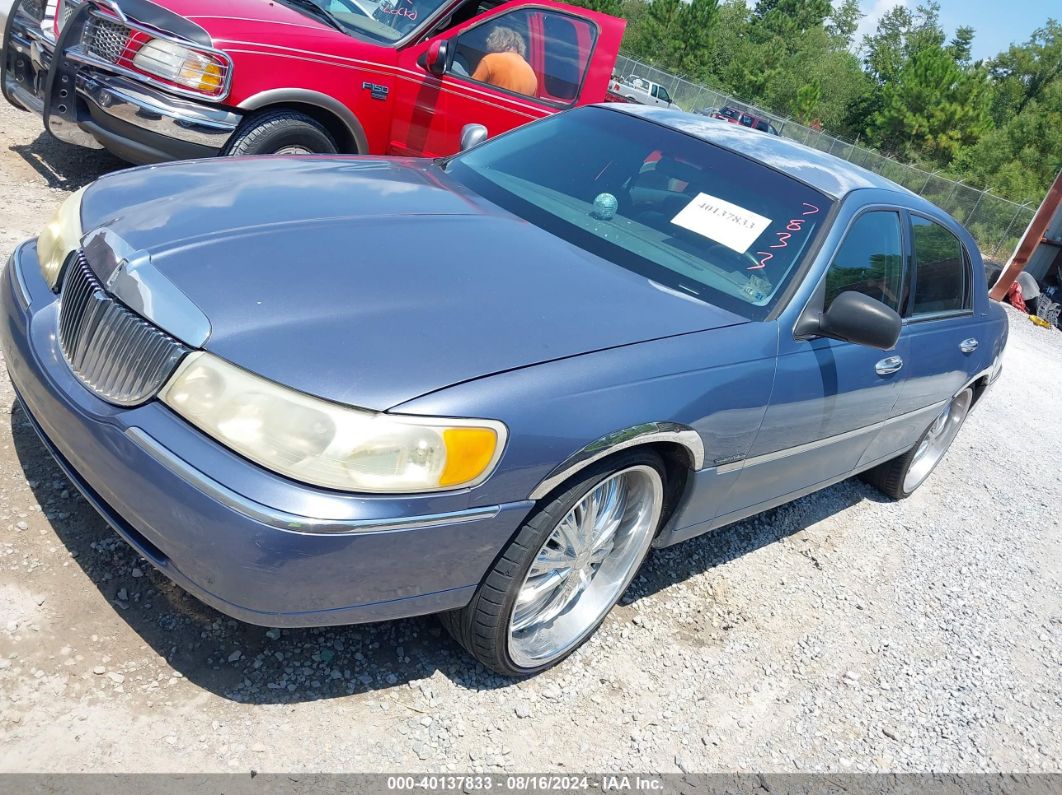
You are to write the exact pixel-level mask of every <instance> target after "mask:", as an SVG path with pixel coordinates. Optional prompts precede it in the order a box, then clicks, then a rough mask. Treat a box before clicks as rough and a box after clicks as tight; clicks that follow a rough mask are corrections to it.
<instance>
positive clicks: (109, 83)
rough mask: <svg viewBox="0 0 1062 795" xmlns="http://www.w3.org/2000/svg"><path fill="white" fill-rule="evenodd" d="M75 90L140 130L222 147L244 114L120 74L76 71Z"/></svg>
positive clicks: (104, 111) (104, 110)
mask: <svg viewBox="0 0 1062 795" xmlns="http://www.w3.org/2000/svg"><path fill="white" fill-rule="evenodd" d="M77 91H78V94H80V95H81V96H82V97H84V98H85V99H86V100H87V101H89V102H91V103H92V104H94V105H95V106H96V107H97V108H99V109H100V111H102V112H103V113H105V114H107V115H108V116H112V117H114V118H115V119H118V120H119V121H123V122H126V123H127V124H131V125H133V126H134V127H139V128H140V129H142V130H147V131H148V132H153V133H156V134H158V135H164V136H166V137H167V138H174V139H177V140H181V141H186V142H187V143H191V144H198V145H200V146H208V147H211V148H214V149H221V148H222V147H223V146H224V145H225V144H226V142H227V141H228V140H229V137H230V136H231V135H232V133H233V131H234V130H235V129H236V127H237V126H239V124H240V122H241V121H242V119H243V117H242V116H241V115H240V114H238V113H232V112H231V111H228V110H225V109H223V108H213V107H209V106H205V105H202V104H200V103H196V102H193V101H191V100H184V99H178V98H176V97H170V96H167V95H165V94H164V93H162V92H161V91H155V90H153V89H151V88H148V87H147V86H145V85H143V84H142V83H138V82H135V81H133V80H129V79H126V78H123V77H117V76H110V75H108V76H103V75H100V74H98V73H96V74H79V75H78V77H77Z"/></svg>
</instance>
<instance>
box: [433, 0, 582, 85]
mask: <svg viewBox="0 0 1062 795" xmlns="http://www.w3.org/2000/svg"><path fill="white" fill-rule="evenodd" d="M595 38H596V29H595V28H594V26H593V25H592V24H591V23H590V22H589V21H587V20H585V19H580V18H578V17H573V16H569V15H568V14H564V13H561V12H555V11H547V10H543V9H519V10H517V11H511V12H509V13H507V14H500V15H499V16H496V17H493V18H492V19H490V20H487V21H486V22H483V23H482V24H479V25H476V26H475V27H472V28H469V29H468V30H465V31H464V32H463V33H461V34H460V35H459V36H458V37H457V39H456V40H455V41H454V55H453V58H452V60H451V62H450V65H449V67H448V69H449V72H450V73H451V74H455V75H458V76H461V77H466V78H471V79H472V80H475V81H478V82H480V83H486V84H488V85H492V86H495V87H497V88H501V89H504V90H505V91H510V92H512V93H515V94H522V95H524V96H528V97H534V98H536V99H541V100H546V101H548V102H552V103H557V104H571V103H572V102H574V101H575V100H576V98H577V97H578V95H579V87H580V85H581V84H582V81H583V75H584V73H585V72H586V67H587V64H588V63H589V61H590V55H591V53H592V51H593V44H594V40H595Z"/></svg>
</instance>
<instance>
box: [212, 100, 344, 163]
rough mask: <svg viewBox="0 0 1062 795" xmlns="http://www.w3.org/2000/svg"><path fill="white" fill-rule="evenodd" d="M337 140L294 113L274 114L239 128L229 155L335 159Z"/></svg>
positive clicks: (253, 118)
mask: <svg viewBox="0 0 1062 795" xmlns="http://www.w3.org/2000/svg"><path fill="white" fill-rule="evenodd" d="M338 151H339V147H337V146H336V142H335V139H333V138H332V136H331V135H330V134H329V132H328V130H326V129H325V128H324V126H322V125H321V124H320V123H319V122H317V121H315V120H314V119H311V118H310V117H309V116H307V115H305V114H303V113H298V112H297V111H293V110H271V111H266V112H264V113H260V114H257V115H254V116H250V117H249V118H247V119H245V120H244V122H243V124H241V125H240V126H239V128H238V129H237V130H236V132H235V134H234V135H233V136H232V138H231V139H230V140H229V144H228V146H227V147H226V148H225V154H226V155H231V156H233V157H236V156H239V155H334V154H336V153H337V152H338Z"/></svg>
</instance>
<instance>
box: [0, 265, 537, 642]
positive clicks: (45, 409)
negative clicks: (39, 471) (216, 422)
mask: <svg viewBox="0 0 1062 795" xmlns="http://www.w3.org/2000/svg"><path fill="white" fill-rule="evenodd" d="M58 303H59V302H58V300H57V298H56V296H55V295H53V294H52V292H51V291H50V290H49V289H48V287H47V285H45V283H44V280H43V278H42V277H41V276H40V272H39V268H38V265H37V258H36V249H35V246H34V245H33V244H24V245H23V246H21V247H20V248H19V249H18V250H16V252H15V254H14V255H12V258H11V260H10V261H9V262H8V265H7V267H6V269H5V271H4V274H3V278H2V280H0V306H2V310H3V315H2V322H0V345H2V347H3V352H4V356H5V357H6V360H7V366H8V370H9V372H10V375H11V380H12V382H13V384H14V386H15V389H16V391H17V393H18V395H19V399H20V401H21V403H22V405H23V407H24V408H25V411H26V414H27V415H28V416H29V418H30V419H31V420H32V422H33V424H34V425H35V427H36V428H37V430H38V432H39V433H40V435H41V438H42V439H43V440H44V442H45V444H46V445H47V446H48V448H49V450H50V451H51V452H52V453H53V455H54V456H55V458H56V460H57V461H58V463H59V464H60V466H61V467H62V468H63V469H64V470H65V471H66V473H67V474H68V475H69V476H70V478H71V480H72V481H73V482H74V483H75V485H76V486H77V487H78V488H79V489H80V490H81V491H82V493H83V494H84V495H85V497H86V498H87V499H88V500H89V502H90V503H92V505H93V506H94V507H95V508H96V509H97V510H98V511H99V512H100V513H101V514H102V515H103V517H104V518H105V519H106V520H107V521H108V523H109V524H111V526H112V527H114V529H115V530H116V531H117V532H118V533H119V534H120V535H121V536H122V537H123V538H124V539H125V540H126V541H127V542H129V543H130V544H131V545H132V546H133V547H134V548H135V549H136V550H137V551H138V552H139V553H140V554H141V555H143V556H144V557H145V558H146V559H148V560H149V561H150V562H151V563H152V564H153V565H154V566H156V567H157V568H158V569H159V570H160V571H161V572H162V573H163V574H165V575H166V576H168V577H169V578H170V579H172V580H173V581H174V582H176V583H177V584H178V585H180V586H181V587H182V588H184V589H185V590H187V591H189V592H190V593H192V594H193V595H195V596H197V597H198V598H199V599H201V600H202V601H204V602H206V603H207V604H209V605H211V606H213V607H215V608H217V609H218V610H220V611H221V612H223V613H226V614H228V615H231V616H233V617H235V618H238V619H241V620H243V621H247V622H250V623H253V624H261V625H265V626H315V625H330V624H349V623H360V622H366V621H378V620H384V619H392V618H399V617H403V616H411V615H421V614H425V613H433V612H438V611H443V610H450V609H454V608H458V607H461V606H463V605H465V604H467V602H468V600H469V599H470V598H471V596H472V593H473V591H474V590H475V588H476V586H477V585H478V584H479V581H480V580H481V578H482V577H483V575H484V574H485V573H486V571H487V569H488V568H489V567H490V565H491V564H492V562H493V560H494V559H495V557H496V556H497V555H498V553H499V552H500V551H501V549H502V548H503V547H504V545H505V544H506V543H507V542H508V540H509V539H510V538H511V537H512V535H513V534H514V533H515V531H516V529H517V528H518V527H519V525H520V523H521V522H522V521H523V519H524V518H525V516H526V515H527V513H528V511H529V510H530V508H531V505H532V503H530V502H526V501H524V502H517V503H510V504H505V505H500V506H498V505H495V506H477V505H474V504H472V497H471V496H470V492H463V493H458V494H450V495H423V496H421V497H416V498H410V497H379V498H377V497H355V496H349V495H339V494H335V493H333V492H326V491H321V490H316V489H313V488H310V487H305V486H302V485H300V484H296V483H293V482H291V481H288V480H286V479H284V478H280V477H278V476H275V475H273V474H271V473H269V472H266V471H264V470H262V469H260V468H258V467H256V466H254V465H253V464H250V463H248V462H247V461H245V460H243V459H241V458H239V457H238V456H235V455H233V454H232V453H230V452H228V451H227V450H225V449H224V448H222V447H221V446H219V445H217V444H216V443H214V442H213V441H211V440H210V439H208V438H207V437H205V436H204V435H203V434H200V433H199V432H198V431H196V430H195V429H194V428H192V427H191V426H189V425H188V424H187V423H185V422H184V421H183V420H181V419H180V418H178V417H177V416H176V415H175V414H173V413H172V412H170V411H169V410H168V409H166V407H165V406H163V405H162V404H160V403H159V402H158V401H152V402H149V403H147V404H145V405H143V406H139V407H137V408H133V409H123V408H120V407H117V406H113V405H111V404H108V403H105V402H103V401H101V400H99V399H98V398H97V397H95V395H94V394H92V393H91V392H90V391H89V390H87V389H86V388H85V387H83V386H82V385H81V383H80V382H79V381H77V379H76V377H75V376H74V375H73V373H72V372H71V371H70V370H69V368H68V367H67V365H66V363H65V360H64V359H63V357H62V354H61V352H60V350H59V348H58V344H57V342H56V320H57V315H58V312H57V310H58Z"/></svg>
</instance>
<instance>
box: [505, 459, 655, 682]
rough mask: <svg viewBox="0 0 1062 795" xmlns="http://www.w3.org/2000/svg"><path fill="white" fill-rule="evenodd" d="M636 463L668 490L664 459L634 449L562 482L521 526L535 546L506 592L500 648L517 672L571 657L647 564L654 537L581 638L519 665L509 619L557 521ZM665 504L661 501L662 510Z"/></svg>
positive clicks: (525, 538)
mask: <svg viewBox="0 0 1062 795" xmlns="http://www.w3.org/2000/svg"><path fill="white" fill-rule="evenodd" d="M635 466H648V467H650V468H652V469H654V470H655V471H656V473H657V475H658V476H659V477H660V481H661V484H662V485H663V487H664V489H665V493H666V489H667V475H666V469H665V467H664V462H663V460H662V459H661V458H660V456H659V455H657V454H656V453H655V452H654V451H652V450H642V451H639V450H632V451H629V452H624V453H620V454H618V455H616V456H614V457H611V458H607V459H604V460H602V461H600V462H597V463H596V464H593V465H591V466H590V467H587V469H586V470H584V471H583V472H580V473H578V475H577V476H576V478H577V480H575V481H574V482H571V483H569V484H568V485H561V486H559V487H558V488H557V490H555V491H554V492H553V493H552V494H551V495H547V496H546V497H544V498H543V499H542V501H541V506H542V507H541V508H540V509H539V510H537V511H536V512H535V513H534V515H533V516H532V517H531V518H530V519H528V520H527V521H526V522H525V523H524V524H523V525H522V527H521V531H520V533H518V539H519V540H520V541H522V542H523V543H524V544H525V545H526V547H527V549H529V550H531V552H530V554H528V555H526V559H525V560H524V561H523V562H522V563H521V564H520V566H519V567H518V568H517V569H516V571H515V572H514V573H513V574H512V582H513V586H514V587H511V588H509V589H508V591H507V592H506V594H505V599H504V601H503V603H502V616H503V617H504V620H503V621H502V623H501V626H500V627H499V632H500V637H499V639H498V640H499V646H498V648H499V650H500V651H501V656H502V658H503V660H504V662H505V665H506V666H507V667H508V668H509V669H510V670H512V671H513V672H514V673H515V674H516V675H517V676H531V675H533V674H536V673H539V672H540V671H544V670H546V669H547V668H552V667H553V666H554V665H557V664H558V663H560V662H561V661H563V660H565V659H567V658H568V657H570V656H571V655H572V654H574V653H575V652H576V651H578V650H579V649H580V648H582V646H583V644H585V643H586V641H587V640H588V639H590V638H591V637H592V636H593V635H594V633H595V632H597V630H598V628H599V627H600V626H601V624H602V623H604V621H605V619H606V618H608V616H609V614H610V613H611V612H612V610H613V608H615V606H616V604H617V603H618V602H619V600H620V599H622V598H623V594H624V593H626V592H627V590H628V588H630V584H631V583H632V582H633V581H634V579H635V578H636V577H637V576H638V572H639V571H640V570H641V568H642V566H643V565H644V564H645V560H646V558H647V557H648V556H649V550H650V549H652V541H651V540H650V543H649V546H648V547H647V548H646V551H645V553H644V554H643V555H642V557H641V560H639V561H638V562H637V563H636V564H635V565H634V567H633V569H632V573H631V576H630V579H629V580H628V582H627V584H626V585H625V586H624V588H623V590H621V591H620V593H619V595H618V596H617V597H616V601H615V602H613V604H612V605H611V606H610V607H609V609H608V610H606V611H605V612H604V613H603V614H602V615H601V617H600V618H599V619H598V620H597V621H596V622H594V624H593V625H592V626H590V627H588V628H587V630H586V631H585V632H584V633H583V634H582V636H581V637H580V638H579V640H578V641H576V642H575V643H574V644H573V645H572V647H571V648H570V649H569V650H568V651H567V652H565V653H564V654H563V655H561V656H559V657H556V658H554V659H552V660H549V661H548V662H545V663H542V664H541V665H538V666H534V667H530V668H528V667H524V666H521V665H518V664H517V663H516V662H515V661H514V660H513V658H512V656H511V654H510V653H509V623H510V621H511V620H512V612H513V607H514V605H515V604H516V599H517V597H518V596H519V594H520V588H521V586H522V585H523V582H524V579H525V578H526V577H527V572H528V570H529V569H530V568H531V564H532V562H533V561H534V559H535V556H536V555H538V552H539V550H540V549H541V548H542V545H543V544H545V543H546V541H547V540H548V539H549V537H550V536H551V535H552V534H553V531H554V530H555V529H556V526H557V524H558V523H559V522H560V521H561V520H562V519H564V517H565V516H567V515H568V512H569V511H571V510H572V508H574V507H575V506H576V504H577V503H578V502H579V501H580V500H581V499H582V498H583V497H585V496H586V495H587V494H588V493H589V492H590V491H592V490H593V489H594V488H596V487H597V485H598V484H599V483H601V482H602V481H603V480H605V479H607V478H608V477H610V476H611V475H613V474H615V473H617V472H620V471H621V470H624V469H630V468H631V467H635ZM662 509H663V505H661V511H662ZM543 517H548V519H547V520H546V521H542V518H543ZM664 518H665V517H664V516H663V513H662V512H661V515H660V517H659V518H658V519H657V523H656V527H654V528H653V529H652V531H651V533H650V537H651V538H655V537H656V535H657V533H659V532H660V528H661V526H662V524H663V519H664ZM532 528H533V533H531V534H529V535H527V536H524V531H525V530H529V529H532Z"/></svg>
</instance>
